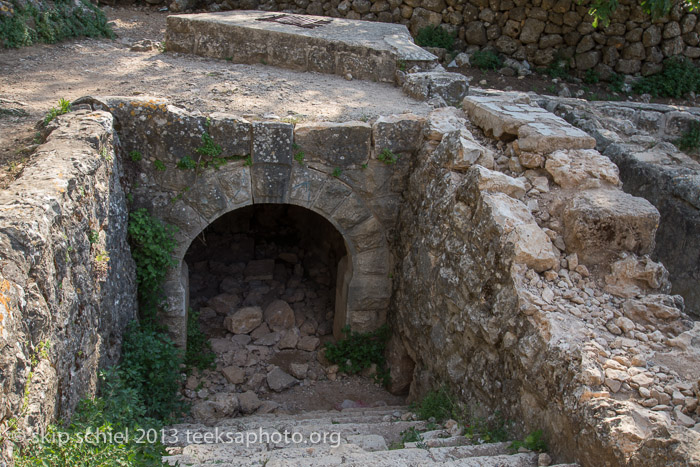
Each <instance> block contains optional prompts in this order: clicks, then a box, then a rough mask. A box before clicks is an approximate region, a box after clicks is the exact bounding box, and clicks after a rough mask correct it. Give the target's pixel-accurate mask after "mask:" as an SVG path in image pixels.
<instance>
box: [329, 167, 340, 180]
mask: <svg viewBox="0 0 700 467" xmlns="http://www.w3.org/2000/svg"><path fill="white" fill-rule="evenodd" d="M342 174H343V171H342V170H340V167H336V168H335V169H333V172H331V175H332V176H334V177H335V178H338V177H340V176H341V175H342Z"/></svg>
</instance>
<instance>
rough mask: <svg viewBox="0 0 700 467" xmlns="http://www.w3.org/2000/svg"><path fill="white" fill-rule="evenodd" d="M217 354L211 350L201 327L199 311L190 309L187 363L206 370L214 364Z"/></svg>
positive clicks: (189, 366)
mask: <svg viewBox="0 0 700 467" xmlns="http://www.w3.org/2000/svg"><path fill="white" fill-rule="evenodd" d="M215 359H216V355H215V354H214V352H212V350H211V344H209V340H208V339H207V337H206V336H205V335H204V334H203V333H202V330H201V329H200V328H199V312H198V311H194V310H189V313H188V314H187V351H186V352H185V365H187V367H188V368H197V369H199V370H206V369H207V368H212V367H213V366H214V360H215Z"/></svg>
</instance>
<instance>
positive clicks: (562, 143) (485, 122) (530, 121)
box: [463, 96, 595, 154]
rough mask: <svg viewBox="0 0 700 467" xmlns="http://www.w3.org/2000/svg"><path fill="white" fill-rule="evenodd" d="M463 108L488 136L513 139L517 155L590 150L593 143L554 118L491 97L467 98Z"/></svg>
mask: <svg viewBox="0 0 700 467" xmlns="http://www.w3.org/2000/svg"><path fill="white" fill-rule="evenodd" d="M463 107H464V109H465V111H466V112H467V113H468V115H469V118H470V119H471V120H472V121H473V122H474V123H476V124H477V125H478V126H479V127H481V129H483V130H484V132H486V134H487V135H493V137H494V138H499V139H504V138H510V137H512V136H516V137H517V138H518V140H517V145H518V149H519V150H520V151H525V152H535V153H539V154H548V153H551V152H554V151H556V150H558V149H579V148H581V149H590V148H593V147H595V140H594V139H593V138H592V137H590V136H588V134H586V133H585V132H583V131H581V130H579V129H578V128H575V127H573V126H571V125H570V124H568V123H567V122H565V121H564V120H563V119H561V118H559V117H557V116H556V115H554V114H552V113H550V112H547V111H546V110H544V109H541V108H539V107H535V106H533V105H530V104H529V99H528V98H527V97H524V96H517V98H516V99H515V101H514V102H513V101H508V100H505V99H502V98H496V97H491V96H468V97H466V98H465V99H464V101H463Z"/></svg>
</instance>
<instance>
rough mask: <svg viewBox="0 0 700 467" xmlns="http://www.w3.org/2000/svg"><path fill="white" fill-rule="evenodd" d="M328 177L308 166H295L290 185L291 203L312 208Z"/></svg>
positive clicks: (289, 197)
mask: <svg viewBox="0 0 700 467" xmlns="http://www.w3.org/2000/svg"><path fill="white" fill-rule="evenodd" d="M327 178H328V175H326V174H324V173H323V172H319V171H318V170H314V169H312V168H310V167H308V166H307V165H301V164H295V165H294V166H293V167H292V178H291V181H290V183H289V196H288V199H289V202H290V203H292V204H296V205H297V206H302V207H305V208H311V207H312V206H313V205H314V203H315V202H316V199H317V198H318V196H319V193H320V192H321V190H322V189H323V185H325V183H326V179H327Z"/></svg>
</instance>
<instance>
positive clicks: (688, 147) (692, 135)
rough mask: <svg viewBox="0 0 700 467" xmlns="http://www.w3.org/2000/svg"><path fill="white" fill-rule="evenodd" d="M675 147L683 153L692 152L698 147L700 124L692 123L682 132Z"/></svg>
mask: <svg viewBox="0 0 700 467" xmlns="http://www.w3.org/2000/svg"><path fill="white" fill-rule="evenodd" d="M676 146H678V149H680V150H681V151H683V152H692V151H695V150H697V149H698V148H699V147H700V124H698V123H697V122H692V123H691V124H690V126H689V127H688V129H687V130H685V131H684V132H683V134H682V135H681V137H680V139H679V140H678V141H677V142H676Z"/></svg>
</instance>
